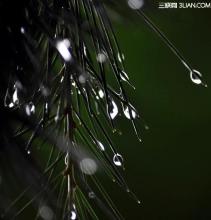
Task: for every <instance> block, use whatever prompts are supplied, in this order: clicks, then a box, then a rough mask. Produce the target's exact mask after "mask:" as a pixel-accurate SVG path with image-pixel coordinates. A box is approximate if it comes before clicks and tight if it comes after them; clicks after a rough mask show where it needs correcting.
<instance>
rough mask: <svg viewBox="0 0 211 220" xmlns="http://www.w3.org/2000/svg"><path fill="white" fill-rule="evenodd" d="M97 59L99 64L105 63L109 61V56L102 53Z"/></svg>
mask: <svg viewBox="0 0 211 220" xmlns="http://www.w3.org/2000/svg"><path fill="white" fill-rule="evenodd" d="M96 59H97V61H98V62H99V63H104V62H105V61H106V60H107V56H106V54H105V52H100V53H98V54H97V58H96Z"/></svg>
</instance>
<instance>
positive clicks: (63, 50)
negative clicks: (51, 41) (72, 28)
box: [56, 39, 72, 62]
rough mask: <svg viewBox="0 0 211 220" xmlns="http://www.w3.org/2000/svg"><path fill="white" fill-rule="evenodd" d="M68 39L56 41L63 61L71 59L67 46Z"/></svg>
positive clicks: (68, 45) (68, 43) (68, 44)
mask: <svg viewBox="0 0 211 220" xmlns="http://www.w3.org/2000/svg"><path fill="white" fill-rule="evenodd" d="M69 47H70V41H69V40H68V39H64V40H60V41H57V43H56V48H57V50H58V51H59V53H60V54H61V56H62V57H63V59H64V60H65V61H67V62H68V61H70V60H71V59H72V55H71V54H70V51H69V49H68V48H69Z"/></svg>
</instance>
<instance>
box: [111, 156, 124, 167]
mask: <svg viewBox="0 0 211 220" xmlns="http://www.w3.org/2000/svg"><path fill="white" fill-rule="evenodd" d="M113 162H114V164H115V165H116V166H118V167H120V166H122V164H123V157H122V155H121V154H118V153H117V154H114V156H113Z"/></svg>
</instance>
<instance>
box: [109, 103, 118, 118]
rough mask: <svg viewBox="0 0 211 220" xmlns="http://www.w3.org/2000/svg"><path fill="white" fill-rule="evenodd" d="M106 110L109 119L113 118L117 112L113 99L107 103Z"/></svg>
mask: <svg viewBox="0 0 211 220" xmlns="http://www.w3.org/2000/svg"><path fill="white" fill-rule="evenodd" d="M108 112H109V115H110V117H111V119H115V118H116V116H117V114H118V112H119V111H118V107H117V104H116V103H115V102H114V100H112V101H111V102H110V103H109V104H108Z"/></svg>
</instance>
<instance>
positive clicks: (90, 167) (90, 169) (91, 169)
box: [79, 158, 97, 175]
mask: <svg viewBox="0 0 211 220" xmlns="http://www.w3.org/2000/svg"><path fill="white" fill-rule="evenodd" d="M79 165H80V169H81V171H82V172H83V173H85V174H87V175H93V174H94V173H95V172H96V171H97V164H96V162H95V161H94V160H93V159H91V158H84V159H82V160H81V161H80V164H79Z"/></svg>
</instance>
